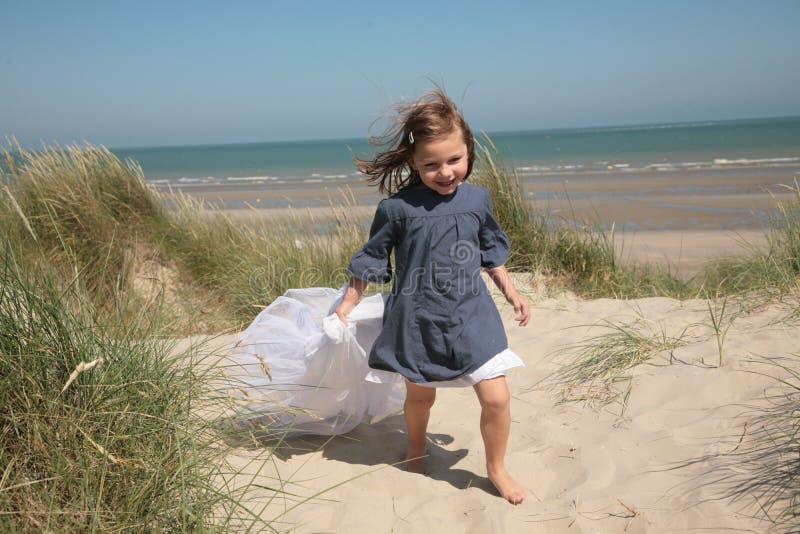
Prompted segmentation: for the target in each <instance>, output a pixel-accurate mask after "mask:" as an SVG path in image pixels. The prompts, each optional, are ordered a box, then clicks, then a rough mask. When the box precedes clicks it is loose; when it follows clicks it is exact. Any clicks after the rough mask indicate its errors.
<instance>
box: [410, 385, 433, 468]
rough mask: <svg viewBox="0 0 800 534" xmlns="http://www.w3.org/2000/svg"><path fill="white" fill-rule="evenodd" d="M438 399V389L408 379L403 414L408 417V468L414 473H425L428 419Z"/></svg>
mask: <svg viewBox="0 0 800 534" xmlns="http://www.w3.org/2000/svg"><path fill="white" fill-rule="evenodd" d="M435 400H436V389H435V388H427V387H424V386H418V385H416V384H413V383H411V382H409V381H408V380H406V402H405V404H404V405H403V415H404V416H405V418H406V429H407V432H408V449H407V451H406V460H407V461H406V464H405V465H406V470H407V471H410V472H412V473H420V474H423V473H425V458H424V456H425V448H426V445H427V442H428V440H427V436H426V432H427V430H428V419H430V416H431V406H433V402H434V401H435Z"/></svg>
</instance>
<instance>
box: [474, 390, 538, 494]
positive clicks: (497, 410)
mask: <svg viewBox="0 0 800 534" xmlns="http://www.w3.org/2000/svg"><path fill="white" fill-rule="evenodd" d="M474 387H475V392H476V393H477V394H478V400H479V401H480V403H481V435H482V436H483V444H484V447H485V448H486V471H487V473H488V475H489V480H490V481H491V482H492V484H494V486H495V487H496V488H497V491H499V492H500V495H501V496H502V497H503V498H504V499H506V500H507V501H508V502H510V503H511V504H519V503H521V502H522V501H523V500H524V499H525V488H523V487H522V486H520V485H519V484H517V483H516V481H515V480H514V479H513V478H511V476H510V475H509V474H508V472H507V471H506V467H505V456H506V446H507V445H508V435H509V432H510V430H511V408H510V405H511V394H510V393H509V391H508V385H507V384H506V377H504V376H498V377H497V378H490V379H489V380H482V381H480V382H478V383H477V384H475V386H474Z"/></svg>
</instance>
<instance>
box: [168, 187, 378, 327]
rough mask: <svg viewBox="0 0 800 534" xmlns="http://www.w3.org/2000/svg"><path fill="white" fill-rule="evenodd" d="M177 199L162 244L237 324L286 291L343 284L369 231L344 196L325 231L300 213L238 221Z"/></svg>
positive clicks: (310, 217) (348, 196)
mask: <svg viewBox="0 0 800 534" xmlns="http://www.w3.org/2000/svg"><path fill="white" fill-rule="evenodd" d="M175 200H176V201H175V210H174V211H173V212H172V213H170V217H169V230H168V237H167V239H166V240H165V246H166V247H167V249H168V250H169V252H170V254H171V255H172V256H173V257H176V258H180V261H181V264H182V265H184V266H185V269H186V271H187V273H189V275H190V276H191V277H192V279H193V280H194V281H195V282H196V283H199V284H201V285H202V286H203V287H204V288H205V289H206V290H207V291H210V292H212V293H214V294H218V295H219V298H220V300H222V301H223V302H224V303H225V306H226V308H225V309H226V313H227V315H228V316H229V317H232V318H233V319H234V320H236V321H238V322H242V321H244V322H247V321H249V320H250V319H252V317H253V315H254V312H255V311H257V310H256V307H259V306H266V305H267V304H269V303H270V302H271V301H272V300H274V299H275V298H276V297H278V296H279V295H281V294H283V293H284V292H285V291H286V290H287V289H290V288H293V287H313V286H325V287H339V286H341V285H342V283H344V282H345V281H346V280H348V279H349V275H348V274H347V272H346V268H347V264H348V262H349V260H350V256H351V255H352V254H353V252H354V251H355V250H357V249H358V248H359V247H360V246H361V245H362V244H363V242H364V241H365V240H366V228H365V227H364V225H363V224H361V221H358V220H356V219H354V218H353V217H352V216H351V215H350V210H349V209H348V208H349V207H350V206H352V205H353V204H354V200H353V199H352V196H350V195H348V194H345V195H343V196H342V197H341V199H339V202H341V205H339V206H336V207H332V208H331V209H332V210H334V223H333V224H332V225H331V228H329V229H328V230H327V231H325V232H322V233H319V232H314V231H312V230H309V229H308V228H311V227H313V226H314V225H315V224H316V221H314V219H313V216H312V215H310V214H307V213H306V212H303V211H298V212H297V213H296V214H295V215H294V216H293V217H291V218H290V219H288V220H283V221H263V220H262V221H259V220H258V219H257V218H256V219H255V220H253V221H248V222H247V223H243V222H240V221H236V220H234V219H232V218H231V217H230V216H228V215H226V214H225V213H224V212H220V211H218V210H212V209H207V208H205V207H203V206H202V205H201V204H200V203H198V202H197V201H194V200H192V199H190V198H189V197H186V196H180V195H179V196H177V197H176V199H175Z"/></svg>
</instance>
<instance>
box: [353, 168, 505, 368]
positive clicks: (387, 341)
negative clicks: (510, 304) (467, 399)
mask: <svg viewBox="0 0 800 534" xmlns="http://www.w3.org/2000/svg"><path fill="white" fill-rule="evenodd" d="M393 250H394V258H395V266H394V267H395V269H394V271H395V272H394V276H393V272H392V264H391V260H390V257H391V253H392V251H393ZM508 252H509V241H508V237H507V236H506V234H505V233H504V232H503V231H502V229H501V228H500V227H499V225H498V224H497V221H495V219H494V217H493V215H492V201H491V197H490V195H489V191H488V190H486V189H485V188H483V187H477V186H474V185H472V184H469V183H466V182H465V183H462V184H461V185H459V186H458V187H457V188H456V190H455V192H453V193H452V194H450V195H440V194H439V193H437V192H435V191H433V190H432V189H429V188H427V187H425V186H424V185H420V186H418V187H414V188H409V189H404V190H402V191H399V192H398V193H395V194H394V195H392V196H391V197H389V198H386V199H384V200H382V201H381V202H380V204H378V209H377V210H376V212H375V218H374V220H373V221H372V226H371V228H370V232H369V241H367V243H366V244H365V245H364V247H363V248H362V249H361V250H360V251H358V252H357V253H356V254H355V255H353V257H352V260H351V261H350V265H349V266H348V271H349V272H350V274H352V275H353V276H355V277H356V278H360V279H362V280H366V281H368V282H378V283H388V282H389V281H392V282H393V283H392V291H391V293H390V294H389V297H388V299H387V301H386V303H385V307H384V313H383V328H382V330H381V333H380V334H379V335H378V338H377V339H376V340H375V344H374V345H373V346H372V348H371V350H370V354H369V366H370V367H372V368H374V369H381V370H385V371H394V372H397V373H400V374H401V375H403V376H404V377H406V378H407V379H409V380H410V381H411V382H415V383H422V382H437V381H444V380H453V379H455V378H458V377H460V376H462V375H465V374H469V373H471V372H473V371H475V370H476V369H478V368H479V367H480V366H481V365H483V364H484V363H486V362H487V361H488V360H489V359H491V358H492V357H493V356H495V355H496V354H498V353H500V352H502V351H503V350H505V349H506V348H508V340H507V338H506V334H505V330H504V328H503V323H502V320H501V318H500V314H499V313H498V311H497V307H496V306H495V304H494V301H493V300H492V298H491V296H490V295H489V292H488V290H487V288H486V285H485V284H484V283H483V279H482V278H481V276H480V271H481V268H487V269H491V268H494V267H498V266H500V265H503V264H504V263H505V261H506V259H507V258H508Z"/></svg>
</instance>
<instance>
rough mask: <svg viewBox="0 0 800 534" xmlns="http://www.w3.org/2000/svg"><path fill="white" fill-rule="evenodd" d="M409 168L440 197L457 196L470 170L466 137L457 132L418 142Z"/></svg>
mask: <svg viewBox="0 0 800 534" xmlns="http://www.w3.org/2000/svg"><path fill="white" fill-rule="evenodd" d="M409 164H410V165H411V168H412V169H414V170H415V171H417V172H418V173H419V177H420V178H421V179H422V183H423V184H425V185H426V186H427V187H428V188H430V189H433V190H434V191H436V192H437V193H439V194H440V195H449V194H451V193H454V192H455V190H456V188H457V187H458V186H459V185H460V184H461V182H462V181H464V176H466V175H467V168H468V167H469V161H468V158H467V144H466V143H465V142H464V135H463V134H462V133H461V130H460V129H458V128H456V129H455V130H453V131H452V132H451V133H449V134H448V135H446V136H445V137H440V138H438V139H431V140H430V141H419V142H417V144H416V145H415V148H414V155H413V156H412V157H411V161H410V162H409Z"/></svg>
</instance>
